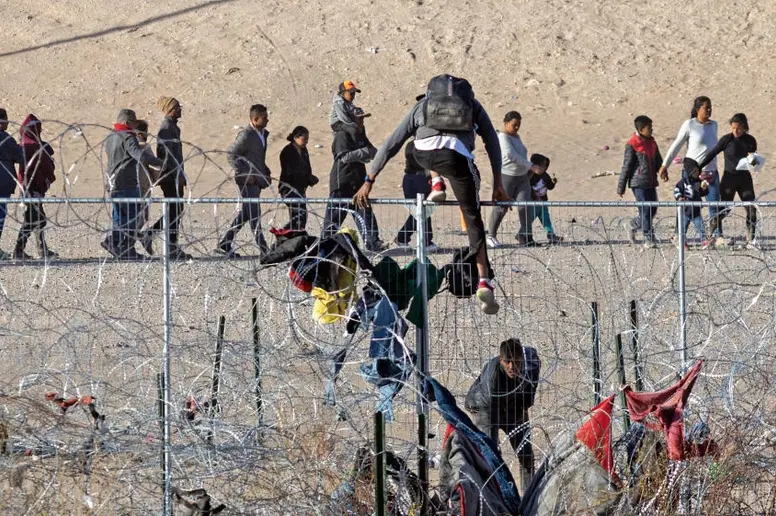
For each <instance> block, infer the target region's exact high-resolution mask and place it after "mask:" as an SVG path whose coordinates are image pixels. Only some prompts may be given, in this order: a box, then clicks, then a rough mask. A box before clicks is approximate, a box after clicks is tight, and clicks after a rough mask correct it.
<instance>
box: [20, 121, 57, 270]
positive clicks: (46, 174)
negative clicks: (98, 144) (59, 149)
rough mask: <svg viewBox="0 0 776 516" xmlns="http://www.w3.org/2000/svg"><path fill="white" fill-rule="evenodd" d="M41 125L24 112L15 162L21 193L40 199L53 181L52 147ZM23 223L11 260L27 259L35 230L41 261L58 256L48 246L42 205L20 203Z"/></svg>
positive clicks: (44, 213) (54, 177) (29, 197)
mask: <svg viewBox="0 0 776 516" xmlns="http://www.w3.org/2000/svg"><path fill="white" fill-rule="evenodd" d="M42 131H43V125H42V124H41V123H40V120H38V118H37V117H36V116H35V115H33V114H29V115H27V118H25V119H24V122H22V127H21V129H20V130H19V134H20V136H21V142H22V152H23V153H24V161H23V163H22V164H21V165H19V176H18V180H19V184H20V185H21V186H22V190H23V192H24V196H25V197H27V198H28V199H42V198H43V197H45V196H46V192H48V189H49V188H50V187H51V183H53V182H54V181H55V180H56V176H55V175H54V169H55V168H56V167H55V164H54V149H52V148H51V145H49V144H48V142H45V141H43V139H42V138H41V133H42ZM24 207H25V211H24V222H23V224H22V227H21V228H19V236H18V237H17V238H16V248H15V249H14V252H13V255H14V260H31V259H32V256H30V255H28V254H27V253H26V252H24V248H25V246H26V245H27V240H29V238H30V235H31V234H32V232H33V231H37V232H38V250H39V251H40V256H41V258H43V259H44V260H50V259H55V258H57V257H58V256H59V255H58V254H57V253H55V252H54V251H52V250H51V249H49V247H48V244H47V243H46V237H45V235H44V228H45V227H46V211H45V210H44V204H43V203H39V204H35V203H27V204H25V205H24Z"/></svg>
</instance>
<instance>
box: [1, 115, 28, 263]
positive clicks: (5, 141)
mask: <svg viewBox="0 0 776 516" xmlns="http://www.w3.org/2000/svg"><path fill="white" fill-rule="evenodd" d="M7 130H8V112H7V111H6V110H5V109H3V108H0V198H6V197H11V196H12V195H13V193H14V191H16V172H15V168H16V165H19V166H21V165H23V164H24V153H23V152H22V148H21V146H19V144H18V143H16V140H14V139H13V136H11V135H10V134H8V133H7V132H6V131H7ZM6 210H7V205H6V203H4V202H0V236H2V235H3V228H4V227H5V215H6ZM8 258H10V255H9V254H8V253H6V252H5V251H3V250H0V260H7V259H8Z"/></svg>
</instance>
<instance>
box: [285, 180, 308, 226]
mask: <svg viewBox="0 0 776 516" xmlns="http://www.w3.org/2000/svg"><path fill="white" fill-rule="evenodd" d="M280 195H281V196H282V197H283V199H286V202H285V203H286V206H288V224H286V225H285V226H283V229H291V230H298V231H303V230H304V229H305V228H306V227H307V203H306V202H304V199H305V192H304V191H302V192H299V191H297V190H286V189H282V190H280ZM291 199H301V201H299V200H295V201H291Z"/></svg>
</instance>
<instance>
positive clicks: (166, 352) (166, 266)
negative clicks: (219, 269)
mask: <svg viewBox="0 0 776 516" xmlns="http://www.w3.org/2000/svg"><path fill="white" fill-rule="evenodd" d="M162 228H163V231H164V257H163V260H162V263H163V270H164V273H163V274H164V280H163V292H162V295H163V297H164V345H163V346H162V368H163V370H164V373H163V375H162V379H163V383H164V385H163V391H164V392H163V395H164V404H163V406H164V503H163V514H164V515H165V516H171V515H172V449H171V443H170V438H171V435H172V421H171V419H172V418H171V412H172V411H171V410H170V405H171V403H172V400H171V398H172V396H171V392H170V391H171V389H170V344H171V340H172V309H171V307H170V290H171V285H170V205H169V204H168V203H166V202H163V203H162Z"/></svg>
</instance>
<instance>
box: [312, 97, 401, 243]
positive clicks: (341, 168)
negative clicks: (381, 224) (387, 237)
mask: <svg viewBox="0 0 776 516" xmlns="http://www.w3.org/2000/svg"><path fill="white" fill-rule="evenodd" d="M368 116H369V114H368V113H364V110H363V109H361V108H355V109H354V110H353V121H354V123H355V124H356V126H355V127H356V128H355V130H350V129H348V128H343V129H340V130H338V131H335V132H334V141H333V142H332V144H331V152H332V154H333V155H334V163H333V164H332V167H331V173H330V174H329V198H331V199H340V198H348V199H350V198H352V197H353V196H354V195H355V193H356V192H357V191H358V189H359V188H361V186H362V185H363V184H364V178H365V177H366V163H369V162H370V161H372V159H373V158H374V157H375V154H376V153H377V149H376V148H375V146H374V145H372V142H370V141H369V138H368V137H367V135H366V129H365V128H364V118H366V117H368ZM348 213H350V214H351V215H352V217H353V220H354V221H355V222H356V228H357V229H358V232H359V234H360V235H361V239H362V241H363V242H364V245H365V247H366V249H367V250H369V251H373V252H381V251H383V250H385V248H386V247H387V246H386V245H385V243H384V242H383V241H382V240H380V233H379V229H378V227H377V218H376V217H375V214H374V212H373V211H372V207H371V206H369V205H367V204H362V205H356V204H354V203H352V202H348V203H347V204H345V205H342V204H339V203H330V204H329V205H328V206H327V207H326V214H325V215H324V219H323V234H322V238H327V237H330V236H332V235H333V234H335V233H336V232H337V231H338V230H339V229H340V226H342V222H343V221H344V220H345V217H346V216H347V214H348Z"/></svg>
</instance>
